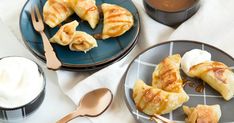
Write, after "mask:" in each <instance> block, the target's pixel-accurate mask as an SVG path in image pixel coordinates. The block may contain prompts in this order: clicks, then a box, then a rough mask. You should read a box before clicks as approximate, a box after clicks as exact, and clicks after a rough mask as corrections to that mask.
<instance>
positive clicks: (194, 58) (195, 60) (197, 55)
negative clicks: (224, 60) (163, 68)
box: [181, 49, 211, 77]
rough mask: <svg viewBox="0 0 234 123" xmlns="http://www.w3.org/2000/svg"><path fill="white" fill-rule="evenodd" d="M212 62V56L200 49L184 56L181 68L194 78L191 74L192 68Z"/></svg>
mask: <svg viewBox="0 0 234 123" xmlns="http://www.w3.org/2000/svg"><path fill="white" fill-rule="evenodd" d="M210 60H211V54H210V53H209V52H207V51H205V50H200V49H193V50H190V51H188V52H186V53H185V54H184V55H183V57H182V60H181V68H182V70H183V71H184V73H185V74H187V75H188V76H190V77H193V76H192V75H191V74H189V70H190V68H191V67H192V66H194V65H197V64H200V63H202V62H205V61H210Z"/></svg>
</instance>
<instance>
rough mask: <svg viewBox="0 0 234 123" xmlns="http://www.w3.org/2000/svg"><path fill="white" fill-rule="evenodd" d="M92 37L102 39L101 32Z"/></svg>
mask: <svg viewBox="0 0 234 123" xmlns="http://www.w3.org/2000/svg"><path fill="white" fill-rule="evenodd" d="M93 37H94V38H95V39H97V40H101V39H102V34H94V35H93Z"/></svg>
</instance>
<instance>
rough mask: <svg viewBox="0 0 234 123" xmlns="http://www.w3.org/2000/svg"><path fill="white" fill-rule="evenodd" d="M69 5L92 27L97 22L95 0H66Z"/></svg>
mask: <svg viewBox="0 0 234 123" xmlns="http://www.w3.org/2000/svg"><path fill="white" fill-rule="evenodd" d="M68 1H69V5H70V6H71V7H72V8H73V10H74V11H75V12H76V14H77V15H78V16H79V17H80V18H81V19H83V20H86V21H88V23H89V25H90V26H91V27H92V28H93V29H94V28H95V27H96V25H97V24H98V22H99V12H98V8H97V6H96V1H95V0H68Z"/></svg>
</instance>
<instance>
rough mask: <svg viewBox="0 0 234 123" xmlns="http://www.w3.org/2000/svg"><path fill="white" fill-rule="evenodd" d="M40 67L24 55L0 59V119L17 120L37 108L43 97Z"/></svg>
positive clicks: (42, 80)
mask: <svg viewBox="0 0 234 123" xmlns="http://www.w3.org/2000/svg"><path fill="white" fill-rule="evenodd" d="M45 84H46V82H45V75H44V72H43V71H42V68H41V67H40V66H39V65H38V64H37V63H35V62H34V61H32V60H29V59H27V58H24V57H4V58H1V59H0V119H1V120H18V119H22V118H25V117H27V116H28V115H30V114H32V113H33V112H34V111H35V110H36V109H38V108H39V106H40V105H41V103H42V102H43V100H44V97H45Z"/></svg>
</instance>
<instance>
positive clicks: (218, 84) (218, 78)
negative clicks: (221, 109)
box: [189, 61, 234, 100]
mask: <svg viewBox="0 0 234 123" xmlns="http://www.w3.org/2000/svg"><path fill="white" fill-rule="evenodd" d="M189 73H190V74H191V75H192V76H195V77H198V78H201V79H202V80H203V81H205V82H206V83H208V84H209V85H210V86H211V87H212V88H214V89H215V90H216V91H218V92H219V93H220V94H221V95H222V96H223V98H224V99H225V100H230V99H231V98H232V97H233V95H234V73H233V72H232V71H231V70H230V69H229V68H228V66H226V65H225V64H223V63H221V62H216V61H206V62H202V63H200V64H197V65H194V66H192V67H191V68H190V71H189Z"/></svg>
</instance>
